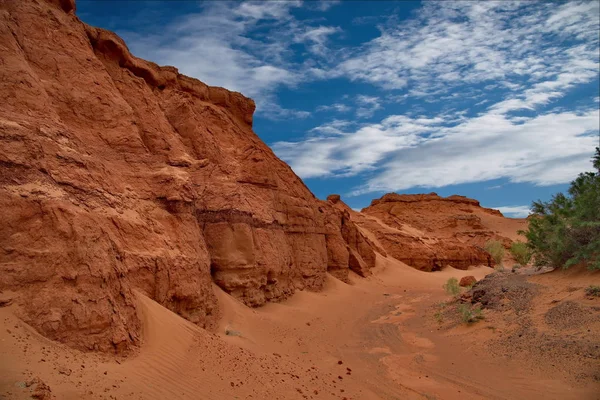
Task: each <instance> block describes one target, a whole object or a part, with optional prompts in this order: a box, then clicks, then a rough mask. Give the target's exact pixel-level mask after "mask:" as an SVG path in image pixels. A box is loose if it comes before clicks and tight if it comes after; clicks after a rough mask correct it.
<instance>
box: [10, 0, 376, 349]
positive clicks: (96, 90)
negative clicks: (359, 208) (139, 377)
mask: <svg viewBox="0 0 600 400" xmlns="http://www.w3.org/2000/svg"><path fill="white" fill-rule="evenodd" d="M74 11H75V3H74V1H73V0H47V1H45V0H27V1H0V46H1V47H2V51H1V52H0V66H1V67H0V104H1V106H0V172H1V174H0V218H1V219H2V229H1V230H0V292H4V293H8V292H10V293H11V299H12V301H13V305H15V306H16V308H17V311H18V313H19V315H20V316H21V317H22V318H23V319H24V320H25V321H26V322H28V323H29V324H31V325H32V326H33V327H35V328H36V329H37V330H38V331H39V332H40V333H42V334H43V335H45V336H46V337H48V338H50V339H54V340H59V341H62V342H64V343H67V344H69V345H71V346H74V347H77V348H80V349H95V350H101V351H115V352H123V351H126V350H128V349H130V348H132V347H133V346H135V345H136V344H137V343H138V342H139V338H140V322H139V320H138V317H137V314H136V307H135V303H134V301H133V296H134V293H133V292H134V291H135V290H138V291H141V292H143V293H144V294H146V295H148V296H149V297H151V298H152V299H154V300H156V301H158V302H159V303H161V304H162V305H164V306H166V307H168V308H169V309H171V310H173V311H174V312H176V313H178V314H179V315H181V316H183V317H184V318H186V319H188V320H190V321H192V322H194V323H196V324H198V325H200V326H205V327H209V326H211V325H213V324H214V322H215V320H216V317H217V315H218V309H217V308H218V307H217V302H216V300H215V296H214V294H213V291H212V287H211V285H212V282H213V281H214V282H216V283H217V284H218V285H219V286H220V287H221V288H223V289H224V290H226V291H227V292H229V293H231V294H232V295H234V296H236V297H237V298H239V299H240V300H242V301H243V302H245V303H246V304H248V305H252V306H258V305H261V304H264V303H265V302H267V301H278V300H281V299H284V298H286V297H288V296H290V295H291V294H293V293H294V291H296V290H299V289H309V290H319V289H320V288H321V287H322V285H323V282H324V278H325V275H326V272H327V271H328V270H329V271H331V272H332V274H334V275H335V276H337V277H338V278H340V279H342V280H347V276H348V270H349V268H352V270H354V271H356V272H358V273H359V274H361V275H366V274H368V271H369V269H370V268H371V267H372V266H373V265H374V253H373V251H372V250H371V249H370V248H369V246H368V242H366V241H365V240H364V238H362V235H361V233H360V232H359V231H358V230H357V228H356V227H355V226H354V225H353V222H352V221H350V219H349V218H347V216H346V215H345V214H344V213H343V212H342V211H340V210H339V209H337V208H335V207H333V206H332V205H330V204H329V203H327V202H322V201H319V200H317V199H316V198H315V197H314V196H313V195H312V193H311V192H310V191H309V190H308V189H307V188H306V186H305V185H304V184H303V182H302V181H301V180H300V179H299V178H298V177H297V176H296V175H295V174H294V173H293V172H292V171H291V169H290V168H289V167H288V166H287V165H286V164H285V163H283V162H282V161H281V160H279V159H278V158H277V157H276V156H275V155H274V154H273V152H272V151H271V150H270V149H269V148H268V147H267V146H266V145H265V144H264V143H263V142H262V141H261V140H260V139H259V138H258V137H257V136H256V135H255V134H254V132H252V115H253V111H254V108H255V106H254V102H253V101H252V100H250V99H248V98H246V97H244V96H243V95H241V94H239V93H234V92H230V91H227V90H225V89H222V88H217V87H211V86H207V85H205V84H204V83H202V82H200V81H198V80H195V79H192V78H189V77H186V76H183V75H181V74H179V73H178V71H177V69H176V68H174V67H159V66H157V65H155V64H153V63H150V62H147V61H144V60H141V59H138V58H136V57H134V56H132V55H131V54H130V52H129V50H128V49H127V47H126V45H125V44H124V43H123V41H122V40H121V39H120V38H119V37H117V36H116V35H115V34H113V33H111V32H108V31H105V30H102V29H98V28H93V27H90V26H88V25H86V24H84V23H82V22H81V21H80V20H79V19H78V18H77V17H76V16H75V15H74Z"/></svg>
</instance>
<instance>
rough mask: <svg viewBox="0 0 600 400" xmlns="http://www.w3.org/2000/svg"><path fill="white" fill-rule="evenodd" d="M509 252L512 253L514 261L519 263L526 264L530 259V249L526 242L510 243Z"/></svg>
mask: <svg viewBox="0 0 600 400" xmlns="http://www.w3.org/2000/svg"><path fill="white" fill-rule="evenodd" d="M510 254H512V256H513V257H514V259H515V261H516V262H518V263H519V264H521V265H527V264H529V261H530V260H531V250H530V249H529V247H527V244H526V243H523V242H513V243H512V244H511V245H510Z"/></svg>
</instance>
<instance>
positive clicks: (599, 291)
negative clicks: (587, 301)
mask: <svg viewBox="0 0 600 400" xmlns="http://www.w3.org/2000/svg"><path fill="white" fill-rule="evenodd" d="M585 294H586V295H588V296H591V297H600V286H597V285H590V286H588V287H586V288H585Z"/></svg>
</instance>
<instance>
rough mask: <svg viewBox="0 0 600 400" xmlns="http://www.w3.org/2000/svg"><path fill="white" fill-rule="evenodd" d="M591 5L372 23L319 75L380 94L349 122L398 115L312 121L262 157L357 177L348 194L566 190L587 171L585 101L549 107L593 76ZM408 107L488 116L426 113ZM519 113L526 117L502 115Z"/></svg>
mask: <svg viewBox="0 0 600 400" xmlns="http://www.w3.org/2000/svg"><path fill="white" fill-rule="evenodd" d="M599 4H600V3H598V2H570V3H565V4H560V5H559V6H557V5H556V4H555V3H544V2H535V3H534V2H524V3H519V2H442V3H440V2H432V3H426V4H425V6H424V7H423V8H422V9H421V10H420V11H419V12H418V14H417V16H416V17H415V18H413V19H409V20H404V21H401V22H400V23H390V24H387V25H384V26H383V28H382V30H381V35H380V36H379V37H377V38H376V39H374V40H372V41H370V42H369V43H367V44H366V45H364V46H363V47H362V48H359V49H356V50H355V51H354V52H353V54H352V55H351V56H350V57H347V58H346V59H345V60H343V61H342V62H341V63H340V64H339V65H337V66H336V68H335V69H332V70H330V71H324V70H322V69H321V70H320V73H321V74H322V75H321V76H322V77H325V76H335V77H340V76H347V77H349V78H350V79H351V80H356V81H365V82H369V83H372V84H374V85H376V86H379V87H381V88H382V89H384V90H392V92H391V94H390V95H388V96H385V95H383V96H382V95H380V94H377V96H364V95H363V96H357V97H356V99H355V101H356V105H357V110H356V116H357V117H358V118H369V117H372V116H373V115H374V113H375V111H377V110H381V109H382V108H383V104H384V103H388V102H403V101H404V102H407V103H408V102H409V101H411V100H413V102H412V103H409V104H410V109H408V110H407V111H406V112H405V113H404V114H399V115H388V116H387V117H384V118H382V119H381V120H380V121H379V122H372V123H362V124H360V123H357V122H354V123H349V122H348V121H344V122H340V121H333V122H331V123H326V124H322V125H321V126H319V127H316V128H314V129H313V130H311V131H310V133H309V134H308V136H307V138H306V139H305V140H303V141H298V142H295V143H292V142H278V143H276V144H275V145H274V149H275V151H276V152H277V154H278V155H279V156H280V157H282V158H283V159H284V160H286V161H288V162H289V163H290V165H291V166H292V167H293V168H294V170H295V171H296V172H297V173H298V174H299V175H300V176H302V177H305V178H306V177H336V176H353V175H359V174H360V177H361V179H362V181H363V183H362V184H360V185H358V186H357V187H355V188H353V189H352V193H351V194H354V195H358V194H363V193H369V192H381V191H398V190H404V189H409V188H414V187H441V186H447V185H455V184H462V183H472V182H481V181H488V180H493V179H508V180H509V181H511V182H527V183H532V184H536V185H552V184H558V183H566V182H569V181H570V180H572V179H573V178H574V177H575V176H576V175H577V173H579V172H580V171H583V170H586V169H589V168H590V167H591V164H590V162H589V157H590V155H591V154H592V153H593V150H594V147H595V146H596V145H597V143H598V131H599V129H600V122H599V121H600V115H599V112H598V108H597V100H592V98H583V99H581V100H583V101H584V102H586V101H587V103H581V102H580V103H578V104H566V105H565V104H560V105H559V107H556V106H555V107H552V104H553V103H554V102H556V101H557V100H558V99H560V98H562V97H564V96H565V95H567V94H569V93H570V92H571V91H572V90H574V89H575V88H578V87H580V86H582V85H589V84H591V83H592V82H594V80H597V79H598V69H599V67H600V65H599V60H598V51H599V47H598V46H599V39H598V34H597V33H598V30H599V29H600V17H599V15H600V13H599V8H600V5H599ZM328 74H329V75H328ZM399 92H400V93H402V94H398V93H399ZM490 95H495V97H492V96H490ZM595 96H597V92H595V93H593V94H592V97H595ZM482 97H483V99H481V98H482ZM415 99H418V100H421V101H425V102H426V103H427V104H442V105H444V104H445V103H446V102H451V101H453V100H455V99H456V100H458V101H463V102H465V101H466V102H468V103H471V104H474V105H483V104H486V105H487V106H488V108H487V111H486V112H483V113H480V114H479V115H473V114H472V112H469V110H468V109H456V108H454V109H449V108H448V107H442V110H441V111H436V112H432V111H431V109H429V108H424V107H422V105H423V103H421V104H419V103H418V102H415ZM475 103H476V104H475ZM582 104H584V106H583V107H582ZM462 107H464V104H463V105H462ZM522 110H525V111H529V112H527V113H525V115H515V114H514V113H515V112H516V111H522Z"/></svg>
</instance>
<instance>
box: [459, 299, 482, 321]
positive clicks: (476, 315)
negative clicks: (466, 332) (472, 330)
mask: <svg viewBox="0 0 600 400" xmlns="http://www.w3.org/2000/svg"><path fill="white" fill-rule="evenodd" d="M458 312H459V313H460V316H461V319H462V322H464V323H465V324H472V323H473V322H477V321H479V320H480V319H483V311H481V308H479V307H475V308H471V306H468V305H466V304H460V305H459V306H458Z"/></svg>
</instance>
